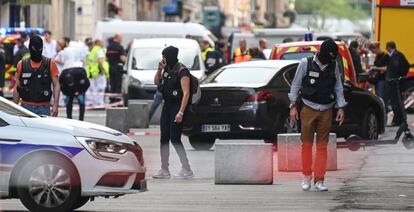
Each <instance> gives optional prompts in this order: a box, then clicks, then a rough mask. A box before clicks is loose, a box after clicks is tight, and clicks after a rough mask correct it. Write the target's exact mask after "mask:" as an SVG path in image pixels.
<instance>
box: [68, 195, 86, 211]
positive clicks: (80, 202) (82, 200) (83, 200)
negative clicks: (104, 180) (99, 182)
mask: <svg viewBox="0 0 414 212" xmlns="http://www.w3.org/2000/svg"><path fill="white" fill-rule="evenodd" d="M89 199H90V197H80V198H79V199H78V200H76V202H75V204H74V205H73V207H72V210H76V209H78V208H80V207H82V206H84V205H85V204H86V203H87V202H88V201H89Z"/></svg>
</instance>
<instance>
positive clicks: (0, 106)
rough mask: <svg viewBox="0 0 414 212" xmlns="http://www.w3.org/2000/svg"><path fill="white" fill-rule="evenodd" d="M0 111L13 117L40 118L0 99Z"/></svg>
mask: <svg viewBox="0 0 414 212" xmlns="http://www.w3.org/2000/svg"><path fill="white" fill-rule="evenodd" d="M0 111H2V112H4V113H7V114H9V115H13V116H21V117H27V118H39V117H40V116H38V115H36V114H34V113H32V112H30V111H28V110H26V109H24V108H22V107H20V106H18V105H16V104H14V103H13V102H11V101H9V100H6V99H5V98H3V97H0Z"/></svg>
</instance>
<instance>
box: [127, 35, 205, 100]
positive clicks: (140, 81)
mask: <svg viewBox="0 0 414 212" xmlns="http://www.w3.org/2000/svg"><path fill="white" fill-rule="evenodd" d="M167 46H175V47H177V48H178V49H179V51H178V61H179V62H181V63H183V64H184V65H185V66H187V67H188V68H189V69H190V71H191V74H192V75H194V76H195V77H197V78H199V79H202V78H203V77H205V70H206V69H205V66H204V63H203V59H202V57H201V49H200V46H199V44H198V43H197V41H195V40H192V39H185V38H152V39H136V40H134V41H133V42H132V45H131V50H130V51H129V53H128V61H127V63H126V69H127V75H126V77H125V78H124V80H123V86H122V94H123V96H124V101H125V102H128V100H129V99H152V98H153V96H154V93H155V91H156V89H157V86H156V85H155V84H154V76H155V73H156V71H157V68H158V62H159V61H160V60H161V59H162V54H161V53H162V50H164V48H165V47H167Z"/></svg>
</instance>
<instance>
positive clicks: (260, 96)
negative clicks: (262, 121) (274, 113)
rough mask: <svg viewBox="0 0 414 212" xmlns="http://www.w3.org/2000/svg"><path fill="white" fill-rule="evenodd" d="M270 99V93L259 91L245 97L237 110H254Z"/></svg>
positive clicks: (271, 95)
mask: <svg viewBox="0 0 414 212" xmlns="http://www.w3.org/2000/svg"><path fill="white" fill-rule="evenodd" d="M272 97H273V94H272V93H271V92H265V91H259V92H257V93H255V94H253V95H250V96H249V97H247V99H246V102H244V103H243V105H242V106H241V107H240V108H239V110H256V109H257V105H258V104H262V103H266V102H267V101H268V100H270V99H272Z"/></svg>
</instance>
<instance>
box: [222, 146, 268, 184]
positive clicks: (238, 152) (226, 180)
mask: <svg viewBox="0 0 414 212" xmlns="http://www.w3.org/2000/svg"><path fill="white" fill-rule="evenodd" d="M272 146H273V145H272V144H216V145H215V183H216V184H273V148H272Z"/></svg>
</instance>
